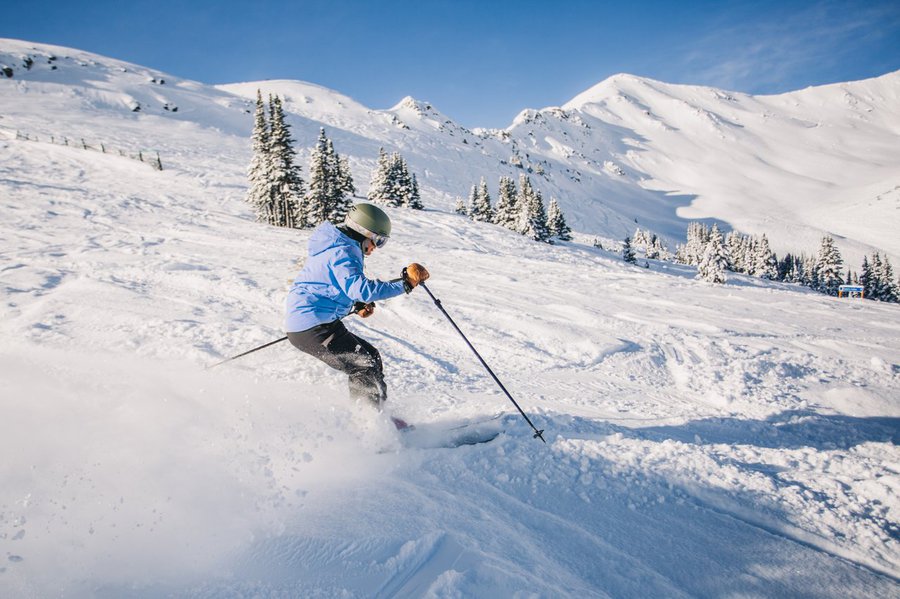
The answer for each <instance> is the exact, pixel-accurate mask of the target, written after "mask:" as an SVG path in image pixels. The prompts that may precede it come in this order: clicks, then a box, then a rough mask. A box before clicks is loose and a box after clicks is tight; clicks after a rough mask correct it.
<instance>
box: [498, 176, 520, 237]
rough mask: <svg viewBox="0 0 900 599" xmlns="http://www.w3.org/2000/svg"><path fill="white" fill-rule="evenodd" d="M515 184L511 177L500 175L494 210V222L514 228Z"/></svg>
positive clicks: (515, 214)
mask: <svg viewBox="0 0 900 599" xmlns="http://www.w3.org/2000/svg"><path fill="white" fill-rule="evenodd" d="M517 194H518V192H517V190H516V184H515V182H514V181H513V180H512V178H511V177H500V188H499V190H498V192H497V205H496V207H495V210H494V224H497V225H500V226H501V227H506V228H507V229H511V230H515V229H516V222H517V220H518V218H517V217H518V206H517V205H516V196H517Z"/></svg>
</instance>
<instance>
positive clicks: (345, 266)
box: [331, 252, 404, 303]
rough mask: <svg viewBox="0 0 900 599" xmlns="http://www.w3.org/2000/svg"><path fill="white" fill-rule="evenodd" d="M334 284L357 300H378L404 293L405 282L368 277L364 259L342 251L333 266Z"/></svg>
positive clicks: (366, 301) (367, 301)
mask: <svg viewBox="0 0 900 599" xmlns="http://www.w3.org/2000/svg"><path fill="white" fill-rule="evenodd" d="M331 272H332V276H333V282H334V284H335V285H336V286H337V287H338V289H340V290H341V291H342V292H343V293H344V295H346V296H347V297H349V298H350V299H352V300H353V301H355V302H365V303H369V302H376V301H381V300H386V299H389V298H392V297H397V296H398V295H403V293H404V290H403V282H402V281H394V282H385V281H378V280H372V279H368V278H366V275H365V274H364V273H363V266H362V260H360V259H358V258H357V257H356V256H354V255H353V254H351V253H349V252H341V253H340V254H339V255H338V257H337V259H336V260H335V262H334V264H333V266H332V270H331Z"/></svg>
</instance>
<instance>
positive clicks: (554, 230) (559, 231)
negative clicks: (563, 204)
mask: <svg viewBox="0 0 900 599" xmlns="http://www.w3.org/2000/svg"><path fill="white" fill-rule="evenodd" d="M547 229H548V231H549V233H550V237H555V238H556V239H559V240H560V241H572V229H571V228H570V227H569V225H568V224H566V217H565V216H563V213H562V210H560V208H559V203H558V202H557V201H556V198H552V197H551V198H550V208H548V210H547Z"/></svg>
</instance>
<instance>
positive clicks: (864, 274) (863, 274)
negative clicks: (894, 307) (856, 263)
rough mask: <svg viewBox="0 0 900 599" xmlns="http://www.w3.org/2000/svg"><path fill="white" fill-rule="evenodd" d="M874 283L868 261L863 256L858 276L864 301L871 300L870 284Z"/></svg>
mask: <svg viewBox="0 0 900 599" xmlns="http://www.w3.org/2000/svg"><path fill="white" fill-rule="evenodd" d="M873 281H874V276H873V273H872V268H871V266H869V259H868V258H867V257H866V256H863V261H862V268H861V269H860V274H859V284H860V285H862V288H863V297H865V298H866V299H873V298H872V283H873Z"/></svg>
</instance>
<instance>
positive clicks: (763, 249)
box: [753, 235, 778, 280]
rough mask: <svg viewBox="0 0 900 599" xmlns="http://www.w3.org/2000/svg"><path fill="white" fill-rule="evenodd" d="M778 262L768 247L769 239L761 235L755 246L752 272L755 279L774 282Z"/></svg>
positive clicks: (776, 275)
mask: <svg viewBox="0 0 900 599" xmlns="http://www.w3.org/2000/svg"><path fill="white" fill-rule="evenodd" d="M777 265H778V260H777V259H776V258H775V254H774V253H773V252H772V250H771V248H770V247H769V239H768V238H767V237H766V236H765V235H763V236H762V237H760V238H759V240H758V242H757V244H756V253H755V254H754V269H753V270H754V271H755V274H756V276H757V277H760V278H763V279H769V280H774V279H777V278H778V268H777Z"/></svg>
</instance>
